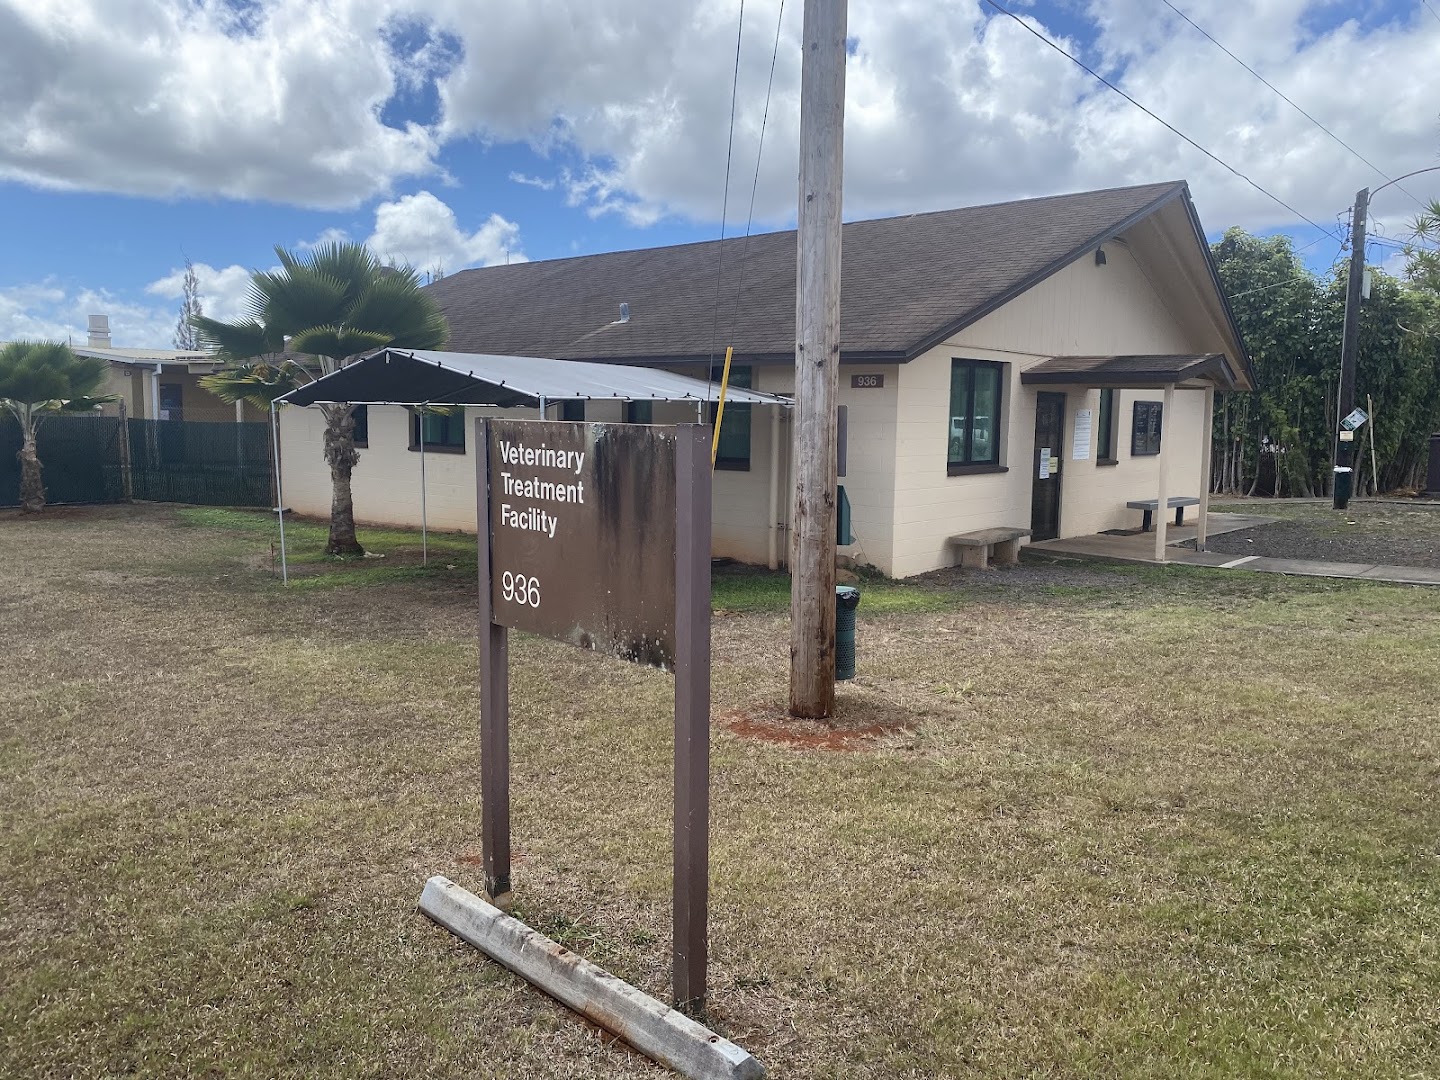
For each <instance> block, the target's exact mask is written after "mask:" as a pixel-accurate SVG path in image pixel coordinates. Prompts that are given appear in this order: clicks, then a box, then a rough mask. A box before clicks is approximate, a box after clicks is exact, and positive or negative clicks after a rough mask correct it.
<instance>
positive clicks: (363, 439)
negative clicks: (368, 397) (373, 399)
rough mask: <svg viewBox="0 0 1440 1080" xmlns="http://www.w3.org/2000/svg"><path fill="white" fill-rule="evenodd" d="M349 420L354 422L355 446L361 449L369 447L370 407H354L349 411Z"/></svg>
mask: <svg viewBox="0 0 1440 1080" xmlns="http://www.w3.org/2000/svg"><path fill="white" fill-rule="evenodd" d="M350 419H351V420H353V421H354V422H355V435H354V439H355V445H356V446H359V447H361V448H364V447H367V446H369V445H370V406H369V405H355V406H353V407H352V408H351V410H350Z"/></svg>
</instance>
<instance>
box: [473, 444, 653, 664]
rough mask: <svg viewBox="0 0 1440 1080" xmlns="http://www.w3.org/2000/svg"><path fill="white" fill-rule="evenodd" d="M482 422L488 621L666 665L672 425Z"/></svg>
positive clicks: (636, 660)
mask: <svg viewBox="0 0 1440 1080" xmlns="http://www.w3.org/2000/svg"><path fill="white" fill-rule="evenodd" d="M488 427H489V432H490V444H489V454H488V458H489V470H490V536H491V549H490V552H491V554H490V568H491V584H490V591H491V605H492V610H493V611H494V619H495V621H496V622H497V623H499V624H500V625H501V626H508V627H510V628H512V629H515V630H528V631H530V632H531V633H535V634H543V635H544V636H546V637H551V638H557V639H559V640H561V641H566V642H569V643H570V644H572V645H578V646H580V647H581V648H585V649H594V650H596V651H598V652H604V653H609V654H611V655H613V656H619V657H622V658H623V659H626V660H633V661H635V662H636V663H641V664H648V665H650V666H652V667H658V668H663V669H665V670H667V671H668V670H670V669H671V668H672V667H673V665H674V657H675V429H673V428H660V427H644V426H639V425H635V424H575V423H549V422H540V421H533V420H492V421H490V423H489V425H488Z"/></svg>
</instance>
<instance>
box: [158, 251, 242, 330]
mask: <svg viewBox="0 0 1440 1080" xmlns="http://www.w3.org/2000/svg"><path fill="white" fill-rule="evenodd" d="M195 278H196V281H197V282H198V284H199V286H200V306H201V308H202V309H203V310H204V312H205V314H206V315H208V316H210V317H211V318H212V319H223V320H224V321H226V322H233V321H235V320H237V319H240V318H242V317H243V316H244V315H245V306H246V305H245V300H246V297H247V296H248V294H249V291H250V271H249V270H247V269H246V268H245V267H243V266H236V265H231V266H227V267H224V268H223V269H220V270H217V269H215V267H213V266H211V265H210V264H209V263H196V264H195ZM145 291H146V292H147V293H149V294H150V295H151V296H159V297H163V298H164V299H166V300H173V301H175V310H176V312H177V313H178V312H179V309H180V301H181V300H182V299H183V297H184V295H185V268H184V267H183V266H181V267H178V268H177V269H175V270H172V271H171V272H170V273H169V274H167V275H166V276H165V277H163V278H160V279H159V280H158V281H152V282H151V283H150V284H149V285H147V286H145ZM177 317H178V314H177Z"/></svg>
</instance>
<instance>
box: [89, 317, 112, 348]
mask: <svg viewBox="0 0 1440 1080" xmlns="http://www.w3.org/2000/svg"><path fill="white" fill-rule="evenodd" d="M88 344H89V346H90V347H91V348H92V349H108V348H110V316H109V315H91V316H90V341H89V342H88Z"/></svg>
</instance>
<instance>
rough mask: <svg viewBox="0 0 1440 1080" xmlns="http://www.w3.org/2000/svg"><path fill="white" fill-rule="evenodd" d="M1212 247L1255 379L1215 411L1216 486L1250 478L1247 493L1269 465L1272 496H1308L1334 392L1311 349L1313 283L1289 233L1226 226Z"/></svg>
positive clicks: (1316, 292) (1235, 485)
mask: <svg viewBox="0 0 1440 1080" xmlns="http://www.w3.org/2000/svg"><path fill="white" fill-rule="evenodd" d="M1211 251H1212V254H1213V255H1214V258H1215V265H1216V269H1217V270H1218V272H1219V274H1220V280H1221V282H1222V284H1223V285H1224V286H1225V292H1226V294H1227V295H1228V296H1229V297H1230V307H1231V310H1232V311H1234V313H1235V321H1236V323H1237V324H1238V325H1239V327H1240V332H1241V334H1242V336H1243V337H1244V340H1245V344H1246V348H1247V349H1248V351H1249V353H1250V359H1251V361H1252V362H1253V364H1254V367H1255V378H1256V384H1257V385H1256V388H1255V392H1254V393H1253V394H1240V395H1236V394H1230V395H1227V396H1226V399H1225V401H1224V402H1223V403H1222V405H1221V408H1220V409H1218V410H1217V414H1218V415H1217V417H1216V426H1217V428H1219V429H1220V430H1219V431H1218V432H1217V436H1218V438H1217V441H1218V442H1219V445H1220V446H1221V448H1222V451H1221V454H1222V459H1221V463H1220V468H1218V469H1217V470H1216V475H1217V477H1218V479H1219V481H1220V486H1221V490H1225V491H1232V492H1234V491H1239V490H1242V489H1243V488H1244V483H1245V479H1246V477H1247V476H1248V478H1249V480H1250V484H1249V488H1248V490H1249V491H1250V492H1251V493H1253V492H1254V491H1255V488H1256V486H1257V485H1258V484H1259V483H1260V481H1261V477H1262V474H1263V473H1265V472H1266V471H1267V470H1268V469H1269V468H1270V467H1271V464H1272V463H1273V468H1274V472H1273V473H1272V474H1271V475H1270V476H1269V477H1268V479H1269V481H1270V486H1271V492H1272V493H1273V494H1280V492H1281V491H1282V490H1284V489H1285V488H1286V487H1287V486H1288V488H1289V490H1290V491H1291V493H1292V494H1301V495H1311V494H1313V493H1314V485H1313V478H1314V475H1315V472H1316V461H1317V460H1319V458H1318V457H1317V455H1319V456H1320V457H1323V456H1324V453H1325V451H1324V447H1325V446H1326V445H1327V443H1326V435H1325V432H1326V431H1327V430H1329V429H1327V427H1326V423H1325V412H1326V401H1327V397H1326V395H1327V394H1329V395H1331V396H1332V397H1333V388H1331V387H1329V384H1328V382H1327V371H1326V367H1325V364H1324V361H1323V359H1322V358H1320V357H1318V356H1317V355H1316V352H1315V341H1314V328H1315V319H1316V312H1317V307H1318V304H1319V302H1320V286H1319V282H1317V281H1316V279H1315V276H1314V275H1313V274H1311V273H1310V271H1309V270H1307V269H1306V267H1305V265H1304V263H1302V262H1301V261H1300V259H1299V257H1298V256H1297V255H1296V254H1295V250H1294V248H1293V246H1292V245H1291V242H1290V238H1289V237H1288V236H1271V237H1266V238H1263V239H1262V238H1261V237H1258V236H1252V235H1250V234H1249V233H1247V232H1246V231H1245V230H1243V229H1238V228H1237V229H1230V230H1228V231H1227V232H1226V233H1225V235H1224V237H1223V238H1222V239H1221V240H1220V241H1219V242H1218V243H1216V244H1214V245H1213V246H1212V248H1211ZM1336 355H1337V356H1338V354H1336ZM1330 377H1331V378H1333V376H1330ZM1331 427H1332V428H1333V424H1332V425H1331Z"/></svg>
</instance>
